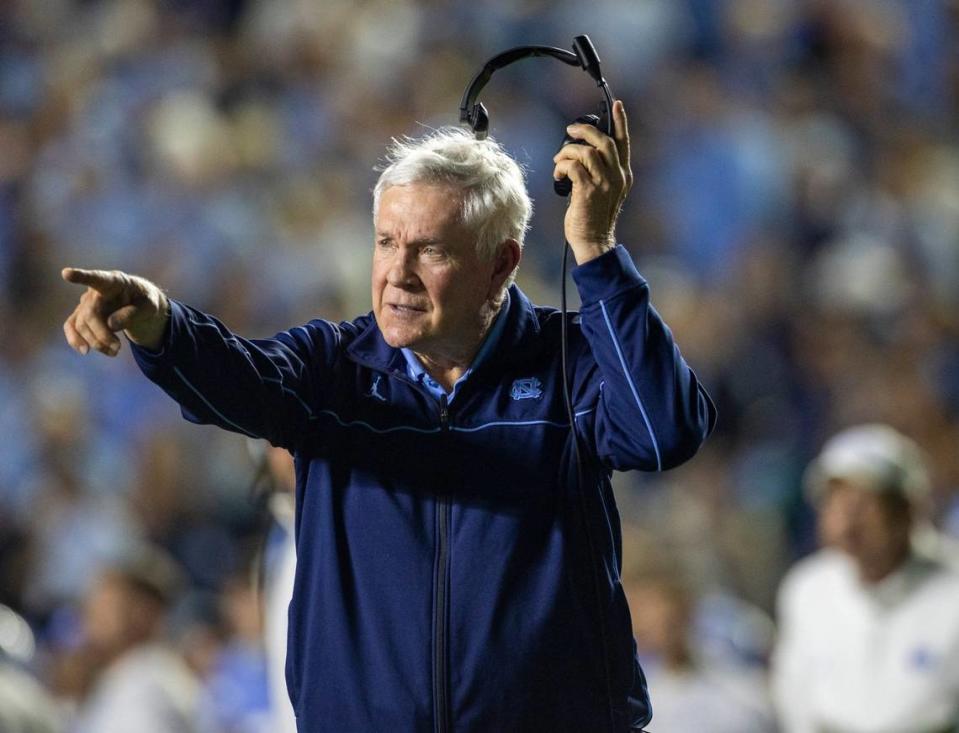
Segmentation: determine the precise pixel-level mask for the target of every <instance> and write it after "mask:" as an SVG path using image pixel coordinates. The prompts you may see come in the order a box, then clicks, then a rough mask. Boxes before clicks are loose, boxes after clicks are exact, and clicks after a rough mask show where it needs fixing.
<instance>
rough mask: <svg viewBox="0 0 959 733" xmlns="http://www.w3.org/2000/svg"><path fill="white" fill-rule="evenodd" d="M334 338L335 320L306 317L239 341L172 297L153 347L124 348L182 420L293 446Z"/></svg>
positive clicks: (311, 414) (311, 415)
mask: <svg viewBox="0 0 959 733" xmlns="http://www.w3.org/2000/svg"><path fill="white" fill-rule="evenodd" d="M339 337H340V334H339V329H338V327H337V326H335V325H334V324H332V323H328V322H326V321H311V322H310V323H308V324H307V325H305V326H297V327H296V328H293V329H291V330H289V331H284V332H281V333H279V334H277V335H276V336H274V337H273V338H270V339H253V340H249V339H243V338H240V337H238V336H236V335H234V334H233V333H231V332H230V330H229V329H227V328H226V326H224V325H223V324H222V323H220V322H219V321H218V320H217V319H215V318H213V317H212V316H208V315H206V314H204V313H201V312H200V311H197V310H195V309H193V308H190V307H189V306H186V305H184V304H182V303H179V302H176V301H172V300H171V301H170V320H169V322H168V325H167V331H166V334H165V336H164V341H163V344H162V346H161V348H160V350H159V351H157V352H151V351H148V350H146V349H143V348H141V347H139V346H137V345H136V344H133V343H131V347H132V350H133V355H134V358H135V359H136V362H137V364H138V365H139V367H140V369H141V370H142V371H143V373H144V374H145V375H146V376H147V377H148V378H149V379H150V380H151V381H153V382H155V383H156V384H158V385H159V386H160V387H161V388H162V389H163V391H165V392H166V393H167V394H168V395H170V396H171V397H172V398H173V399H174V400H176V401H177V402H178V403H179V405H180V408H181V410H182V412H183V416H184V417H185V418H186V419H187V420H189V421H191V422H194V423H198V424H213V425H218V426H220V427H221V428H226V429H227V430H232V431H234V432H237V433H242V434H243V435H247V436H250V437H253V438H265V439H267V440H269V441H270V442H271V443H273V444H274V445H277V446H283V447H285V448H290V449H292V448H294V447H295V446H296V445H297V443H298V441H299V439H300V438H301V437H302V436H303V435H304V434H305V433H306V431H307V430H309V427H310V426H309V423H310V422H311V421H313V420H314V419H315V415H316V412H317V410H318V409H320V406H321V405H322V404H323V403H324V398H323V393H322V391H323V384H324V382H325V381H326V380H325V379H324V375H325V373H326V372H327V371H328V370H329V368H330V365H331V364H332V360H333V358H334V357H335V353H336V345H337V343H338V342H339Z"/></svg>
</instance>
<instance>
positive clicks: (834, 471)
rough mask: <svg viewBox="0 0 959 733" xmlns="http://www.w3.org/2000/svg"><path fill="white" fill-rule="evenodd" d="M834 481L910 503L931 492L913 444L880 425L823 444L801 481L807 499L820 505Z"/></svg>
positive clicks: (923, 463)
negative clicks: (891, 493)
mask: <svg viewBox="0 0 959 733" xmlns="http://www.w3.org/2000/svg"><path fill="white" fill-rule="evenodd" d="M833 479H843V480H845V481H849V482H851V483H855V484H856V485H857V486H860V487H862V488H865V489H871V490H874V491H890V492H895V493H899V494H902V495H903V496H905V497H906V498H907V499H909V500H910V501H911V502H913V503H915V502H918V501H921V500H923V499H925V498H926V497H927V496H928V494H929V489H930V482H929V473H928V471H927V470H926V461H925V455H924V453H923V451H922V449H921V448H920V447H919V446H918V445H917V444H916V442H915V441H914V440H912V439H910V438H907V437H906V436H905V435H903V434H902V433H900V432H899V431H897V430H895V429H893V428H891V427H889V426H888V425H882V424H879V423H871V424H868V425H857V426H856V427H852V428H848V429H847V430H843V431H842V432H840V433H837V434H836V435H834V436H833V437H832V438H830V439H829V440H828V441H826V444H825V445H824V446H823V448H822V452H821V453H820V454H819V456H818V457H816V459H815V460H813V462H812V463H811V464H809V468H807V469H806V473H805V475H804V477H803V484H804V486H805V489H806V494H807V496H808V497H809V498H810V499H811V500H812V501H813V502H817V501H819V500H820V499H821V498H822V497H823V494H824V492H825V489H826V486H827V484H828V483H829V481H830V480H833Z"/></svg>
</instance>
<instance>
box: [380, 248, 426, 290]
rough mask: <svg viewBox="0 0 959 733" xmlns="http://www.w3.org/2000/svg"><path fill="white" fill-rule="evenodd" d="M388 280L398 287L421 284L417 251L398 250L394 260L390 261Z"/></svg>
mask: <svg viewBox="0 0 959 733" xmlns="http://www.w3.org/2000/svg"><path fill="white" fill-rule="evenodd" d="M386 280H387V282H388V283H389V284H390V285H392V286H394V287H398V288H399V287H403V288H410V287H416V286H417V285H419V276H418V275H417V274H416V257H415V253H414V252H412V251H410V250H404V249H400V250H397V252H396V254H395V255H394V256H393V260H392V262H390V268H389V270H388V271H387V273H386Z"/></svg>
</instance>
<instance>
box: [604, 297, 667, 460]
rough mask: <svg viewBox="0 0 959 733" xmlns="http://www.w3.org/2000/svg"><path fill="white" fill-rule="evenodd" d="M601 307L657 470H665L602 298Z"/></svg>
mask: <svg viewBox="0 0 959 733" xmlns="http://www.w3.org/2000/svg"><path fill="white" fill-rule="evenodd" d="M599 307H600V309H601V310H602V311H603V320H604V321H606V328H607V329H608V330H609V338H610V339H611V340H612V342H613V346H614V347H616V356H618V357H619V364H620V366H621V367H622V368H623V374H624V375H625V376H626V383H627V384H628V385H629V389H630V390H631V391H632V393H633V399H634V400H636V406H637V407H639V412H640V414H641V415H642V416H643V422H644V423H646V430H647V431H648V432H649V439H650V440H651V441H652V442H653V452H655V453H656V470H657V471H662V470H663V461H662V458H661V457H660V455H659V443H658V442H656V434H655V433H653V426H652V424H650V422H649V415H647V414H646V408H645V407H644V406H643V401H642V400H641V399H640V398H639V392H638V391H637V390H636V385H635V384H633V378H632V377H631V376H630V374H629V369H627V368H626V359H625V358H623V350H622V349H621V348H620V346H619V340H618V339H617V338H616V332H615V331H614V330H613V324H612V323H611V322H610V320H609V313H607V312H606V303H605V302H603V301H602V300H600V301H599Z"/></svg>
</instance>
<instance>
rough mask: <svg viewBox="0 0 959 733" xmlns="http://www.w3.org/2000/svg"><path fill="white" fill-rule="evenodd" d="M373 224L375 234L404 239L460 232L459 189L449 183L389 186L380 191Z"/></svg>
mask: <svg viewBox="0 0 959 733" xmlns="http://www.w3.org/2000/svg"><path fill="white" fill-rule="evenodd" d="M373 225H374V227H375V228H376V233H377V235H378V236H391V237H395V238H399V237H402V238H404V239H409V238H423V237H427V238H428V237H434V236H442V235H450V234H461V233H464V231H465V225H464V223H463V191H462V190H461V189H460V188H458V187H456V186H454V185H453V184H449V183H408V184H402V185H395V186H390V187H389V188H386V189H384V191H383V193H382V194H381V195H380V201H379V206H378V207H377V211H376V216H375V218H374V221H373Z"/></svg>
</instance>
